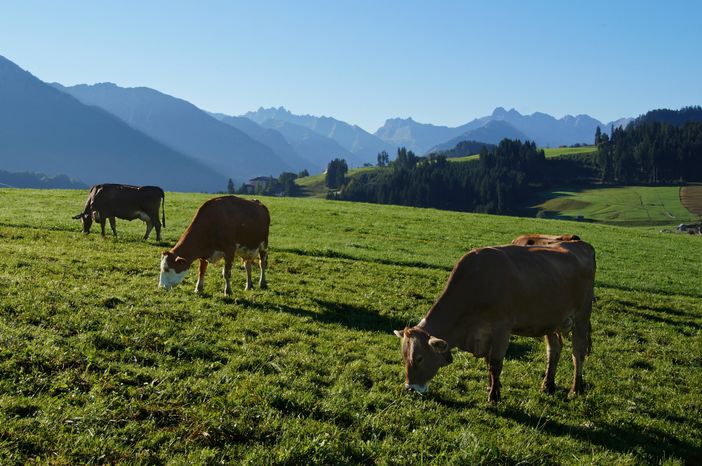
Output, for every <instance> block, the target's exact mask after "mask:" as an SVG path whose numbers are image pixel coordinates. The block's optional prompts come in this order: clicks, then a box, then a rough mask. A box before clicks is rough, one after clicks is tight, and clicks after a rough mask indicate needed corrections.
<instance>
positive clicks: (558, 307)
mask: <svg viewBox="0 0 702 466" xmlns="http://www.w3.org/2000/svg"><path fill="white" fill-rule="evenodd" d="M594 280H595V251H594V249H593V248H592V246H590V245H589V244H588V243H586V242H584V241H564V242H554V243H551V244H550V245H549V246H547V247H541V246H530V247H522V246H515V245H510V246H497V247H485V248H478V249H474V250H472V251H470V252H469V253H467V254H466V255H464V256H463V257H462V258H461V259H460V260H459V261H458V263H457V264H456V266H455V267H454V268H453V271H452V272H451V276H450V277H449V280H448V283H447V284H446V288H445V289H444V291H443V293H442V294H441V296H440V297H439V299H438V300H437V301H436V302H435V303H434V305H433V306H432V307H431V309H430V310H429V312H428V314H427V315H426V316H425V317H424V319H422V321H421V322H420V323H419V324H418V325H416V326H415V327H412V328H405V329H404V330H396V331H395V334H396V335H397V336H398V337H400V338H401V339H402V345H401V348H402V357H403V360H404V363H405V387H406V388H408V389H414V390H417V391H419V392H421V393H424V392H426V391H427V389H428V387H427V383H428V382H429V380H431V378H432V377H434V375H436V373H437V372H438V370H439V368H440V367H442V366H445V365H448V364H450V363H451V353H450V350H451V349H452V348H454V347H455V348H458V349H460V350H463V351H468V352H470V353H473V354H474V355H475V356H476V357H484V358H485V360H486V362H487V364H488V372H489V396H488V400H489V401H491V402H496V401H498V400H499V398H500V372H501V371H502V361H503V359H504V356H505V353H506V352H507V346H508V345H509V339H510V335H512V334H514V335H522V336H530V337H539V336H544V337H545V340H546V354H547V357H548V365H547V368H546V376H545V377H544V380H543V384H542V389H543V390H544V391H546V392H553V391H554V390H555V384H554V378H555V373H556V365H557V364H558V360H559V358H560V354H561V347H562V339H561V336H562V334H564V333H566V334H567V333H568V332H569V331H572V332H573V363H574V373H573V385H572V388H571V392H573V393H581V392H582V391H583V381H582V367H583V362H584V359H585V355H586V354H589V353H590V350H591V346H592V344H591V338H590V313H591V311H592V296H593V287H594Z"/></svg>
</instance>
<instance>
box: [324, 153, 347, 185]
mask: <svg viewBox="0 0 702 466" xmlns="http://www.w3.org/2000/svg"><path fill="white" fill-rule="evenodd" d="M348 171H349V166H348V165H347V164H346V160H344V159H334V160H332V161H331V162H329V165H327V172H326V174H325V177H324V181H325V183H326V185H327V187H328V188H329V189H339V188H341V187H342V186H343V185H344V184H345V183H346V173H347V172H348Z"/></svg>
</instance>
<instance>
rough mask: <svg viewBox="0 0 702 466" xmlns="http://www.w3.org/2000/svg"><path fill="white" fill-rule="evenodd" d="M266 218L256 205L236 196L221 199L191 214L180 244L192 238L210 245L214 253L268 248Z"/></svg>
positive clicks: (267, 218) (268, 217) (263, 210)
mask: <svg viewBox="0 0 702 466" xmlns="http://www.w3.org/2000/svg"><path fill="white" fill-rule="evenodd" d="M269 229H270V214H269V212H268V208H266V206H265V205H263V204H261V203H260V202H258V201H249V200H246V199H242V198H239V197H236V196H222V197H217V198H214V199H210V200H208V201H206V202H205V203H204V204H202V206H200V208H199V209H198V210H197V212H196V213H195V217H194V218H193V220H192V222H191V223H190V226H189V227H188V229H187V230H186V231H185V233H184V234H183V238H181V241H182V240H183V239H185V238H186V237H188V236H196V237H198V240H199V241H206V242H209V243H211V246H212V247H213V248H214V249H216V250H226V248H227V247H229V246H231V245H232V244H238V245H240V246H244V247H246V248H250V249H254V248H258V247H259V246H260V245H261V243H263V244H264V246H267V245H268V233H269Z"/></svg>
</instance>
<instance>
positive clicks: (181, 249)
mask: <svg viewBox="0 0 702 466" xmlns="http://www.w3.org/2000/svg"><path fill="white" fill-rule="evenodd" d="M270 223H271V220H270V215H269V213H268V209H267V208H266V206H264V205H263V204H261V203H260V202H259V201H257V200H253V201H248V200H246V199H241V198H239V197H236V196H223V197H216V198H214V199H210V200H209V201H206V202H205V203H204V204H202V205H201V206H200V208H199V209H198V210H197V212H196V213H195V217H194V218H193V220H192V222H190V226H188V228H187V229H186V230H185V233H183V235H182V236H181V237H180V239H179V240H178V242H177V243H176V245H175V246H174V247H173V248H172V249H171V250H169V251H163V257H162V259H161V275H160V277H159V286H162V287H164V288H166V289H170V288H172V287H174V286H175V285H177V284H178V283H180V282H181V281H182V280H183V277H184V276H185V274H186V273H187V272H188V269H189V268H190V264H192V263H193V262H194V261H195V260H196V259H200V274H199V276H198V279H197V285H195V291H196V292H201V291H202V290H203V287H204V285H205V271H207V263H208V262H211V263H213V264H214V263H216V262H217V261H219V260H220V259H222V258H224V271H223V276H224V281H225V287H224V294H225V295H230V294H231V293H232V287H231V283H230V279H231V275H232V262H233V261H234V257H235V256H239V257H240V258H241V259H242V260H243V262H244V265H245V267H246V288H245V289H247V290H249V289H251V288H252V287H253V285H252V283H251V262H253V260H254V258H255V257H256V256H258V257H259V258H260V265H261V277H260V279H259V282H258V284H259V286H260V287H261V288H267V286H268V285H267V283H266V262H267V258H268V229H269V227H270Z"/></svg>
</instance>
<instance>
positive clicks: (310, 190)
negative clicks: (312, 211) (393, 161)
mask: <svg viewBox="0 0 702 466" xmlns="http://www.w3.org/2000/svg"><path fill="white" fill-rule="evenodd" d="M595 150H596V148H595V146H585V147H561V148H555V149H551V148H548V149H544V152H545V153H546V157H547V158H550V157H559V156H561V155H566V154H588V153H592V152H594V151H595ZM478 157H479V155H478V154H473V155H468V156H465V157H454V158H450V159H448V160H449V161H450V162H468V161H471V160H477V159H478ZM374 169H375V167H362V168H352V169H350V170H349V172H348V175H347V176H349V177H353V176H355V175H357V174H359V173H363V172H366V171H369V170H374ZM295 182H296V183H297V185H298V186H300V187H301V188H302V196H304V197H316V198H320V199H324V198H326V196H327V192H328V191H329V189H328V188H327V186H326V185H325V184H324V174H319V175H312V176H306V177H304V178H298V179H297V180H295Z"/></svg>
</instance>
